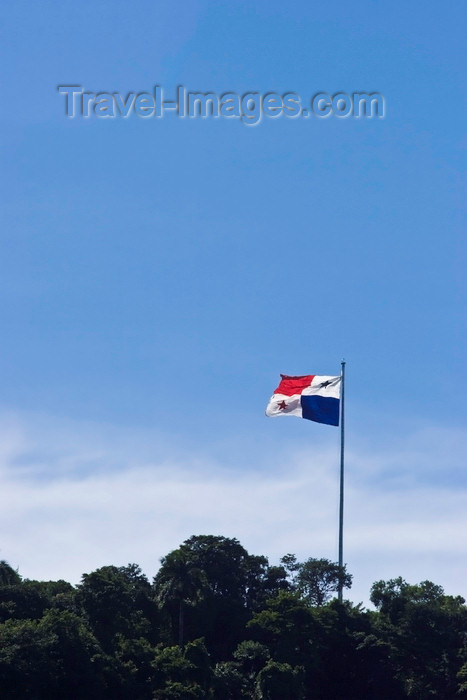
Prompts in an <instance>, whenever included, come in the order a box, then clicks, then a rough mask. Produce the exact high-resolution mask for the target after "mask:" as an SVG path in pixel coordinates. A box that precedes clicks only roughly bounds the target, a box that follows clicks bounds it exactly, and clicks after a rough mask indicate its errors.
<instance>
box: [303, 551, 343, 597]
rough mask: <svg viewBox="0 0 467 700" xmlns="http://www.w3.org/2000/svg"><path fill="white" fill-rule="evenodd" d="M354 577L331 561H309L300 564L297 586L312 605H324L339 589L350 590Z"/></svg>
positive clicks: (311, 559)
mask: <svg viewBox="0 0 467 700" xmlns="http://www.w3.org/2000/svg"><path fill="white" fill-rule="evenodd" d="M351 585H352V576H351V574H348V573H347V571H346V568H345V566H342V567H341V566H339V565H338V564H335V563H333V562H332V561H330V560H329V559H313V558H310V559H307V560H306V561H305V562H303V564H299V566H298V571H297V575H296V586H297V590H298V592H299V593H300V595H301V597H302V598H303V599H304V600H306V601H307V603H309V604H310V605H317V606H320V605H324V604H325V603H327V602H328V601H329V600H330V598H331V596H332V594H333V593H337V591H338V590H339V588H340V587H341V586H342V588H350V586H351Z"/></svg>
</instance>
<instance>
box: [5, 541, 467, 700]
mask: <svg viewBox="0 0 467 700" xmlns="http://www.w3.org/2000/svg"><path fill="white" fill-rule="evenodd" d="M351 584H352V576H351V574H350V573H349V572H347V570H346V568H345V567H339V566H338V565H337V564H336V563H334V562H332V561H329V560H327V559H315V558H309V559H307V560H306V561H303V562H300V561H298V560H297V558H296V556H295V555H294V554H291V553H287V554H285V555H284V556H283V558H282V559H281V562H280V565H276V566H273V565H270V564H269V562H268V559H267V557H265V556H261V555H252V554H249V553H248V552H247V551H246V549H245V548H244V547H243V546H242V545H241V544H240V542H239V541H238V540H237V539H235V538H228V537H222V536H214V535H196V536H193V537H190V538H189V539H187V540H186V541H185V542H183V543H182V544H181V545H180V546H179V547H178V549H175V550H173V551H172V552H169V553H168V554H167V555H166V556H164V557H163V558H162V560H161V563H160V568H159V570H158V571H157V573H156V575H155V576H154V578H153V580H152V581H150V580H149V579H148V578H147V576H146V575H145V574H144V573H143V572H142V571H141V569H140V567H139V566H138V565H137V564H128V565H127V566H112V565H108V566H103V567H101V568H99V569H97V570H95V571H92V572H91V573H85V574H83V576H82V578H81V582H80V583H79V585H77V586H72V585H71V584H70V583H67V582H66V581H33V580H28V579H24V578H23V577H22V576H21V575H20V573H19V572H18V571H15V570H14V569H13V568H12V567H11V566H10V565H9V564H8V563H7V562H6V561H1V562H0V688H1V693H2V698H5V699H6V700H9V699H11V700H15V699H18V700H20V699H21V700H23V699H24V698H32V699H34V700H54V699H57V700H58V699H63V700H65V699H66V700H70V698H72V699H73V700H81V698H82V699H84V698H86V699H88V700H89V699H96V700H97V699H99V700H100V699H102V700H106V699H109V700H110V698H112V700H115V699H118V698H121V699H122V700H127V699H128V698H132V700H146V699H147V700H153V699H160V700H171V699H185V698H186V699H189V698H211V699H213V700H217V699H218V700H237V699H238V700H242V699H246V698H248V699H251V700H276V699H277V700H288V699H290V700H314V699H315V698H316V699H317V700H321V699H322V700H339V699H342V700H365V699H368V700H373V699H374V700H385V699H386V700H398V699H399V698H401V699H402V698H417V699H418V700H423V699H424V698H439V699H441V700H443V699H449V698H453V699H454V698H460V697H467V608H466V606H465V601H464V599H463V598H462V597H460V596H448V595H445V593H444V591H443V589H442V587H441V586H438V585H436V584H435V583H432V582H430V581H423V582H421V583H418V584H410V583H408V582H406V581H404V580H403V579H402V578H396V579H392V580H389V581H377V582H375V583H374V585H373V586H372V589H371V594H370V598H371V601H372V603H373V605H374V606H375V610H367V609H364V608H363V607H362V606H361V605H353V604H352V603H350V602H349V601H347V600H344V601H343V602H342V603H339V601H338V599H337V597H336V593H337V590H338V588H339V586H340V585H341V586H343V587H344V588H345V589H349V588H350V587H351Z"/></svg>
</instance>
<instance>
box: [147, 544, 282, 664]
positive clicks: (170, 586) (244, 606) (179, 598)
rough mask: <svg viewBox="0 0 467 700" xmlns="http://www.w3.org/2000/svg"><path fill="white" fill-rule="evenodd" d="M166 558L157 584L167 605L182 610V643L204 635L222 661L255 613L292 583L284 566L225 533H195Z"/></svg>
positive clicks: (179, 613)
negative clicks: (288, 580)
mask: <svg viewBox="0 0 467 700" xmlns="http://www.w3.org/2000/svg"><path fill="white" fill-rule="evenodd" d="M161 562H162V566H161V568H160V570H159V572H158V574H157V575H156V577H155V579H154V585H155V588H156V593H157V597H158V599H159V600H160V601H161V603H162V604H165V605H166V606H167V605H168V606H169V607H170V606H172V609H173V607H175V606H176V608H177V611H178V615H179V643H180V642H181V641H182V640H184V639H185V638H191V639H193V638H195V637H204V638H205V640H206V645H207V648H208V649H209V652H210V653H211V654H213V655H214V657H215V660H216V661H219V660H221V659H226V658H227V657H228V656H229V655H230V654H231V653H232V651H233V650H234V649H235V647H236V646H237V644H238V643H239V642H240V641H242V636H243V635H244V628H245V624H246V622H247V621H248V619H249V617H250V616H251V614H252V612H253V611H254V610H257V609H260V608H261V607H262V605H263V604H264V603H265V601H266V599H267V598H268V597H270V596H272V595H275V594H276V593H277V591H278V590H280V588H281V587H285V586H287V582H286V574H285V570H284V569H283V567H269V565H268V560H267V558H266V557H261V556H253V555H250V554H249V553H248V552H247V550H246V549H245V548H244V547H242V545H241V544H240V542H239V541H238V540H237V539H235V538H229V537H222V536H220V535H218V536H214V535H194V536H192V537H190V538H189V539H188V540H185V542H183V543H182V544H181V545H180V547H179V548H178V549H177V550H174V551H173V552H171V553H170V554H168V555H167V556H166V557H164V558H163V559H162V560H161ZM187 610H189V611H190V615H189V621H188V622H189V624H188V627H189V629H188V630H187V629H186V628H187V624H186V620H185V612H186V611H187Z"/></svg>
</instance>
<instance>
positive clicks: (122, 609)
mask: <svg viewBox="0 0 467 700" xmlns="http://www.w3.org/2000/svg"><path fill="white" fill-rule="evenodd" d="M77 602H78V603H79V604H80V605H81V607H82V609H83V611H84V612H85V614H86V617H87V619H88V620H89V623H90V625H91V628H92V630H93V631H94V634H95V635H96V637H97V638H98V639H99V641H100V643H101V644H102V646H103V648H104V650H105V651H106V652H107V653H111V652H112V651H113V650H114V648H115V644H116V642H117V635H123V636H124V637H125V638H128V639H138V638H139V637H143V638H145V639H148V640H149V641H155V628H156V621H157V617H156V616H157V606H156V603H155V601H153V600H152V591H151V586H150V584H149V581H148V580H147V578H146V577H145V576H144V575H143V574H142V573H141V570H140V569H139V567H137V566H136V565H133V564H129V565H128V566H122V567H116V566H103V567H101V568H100V569H96V571H93V572H91V573H90V574H83V576H82V582H81V584H80V585H79V586H78V593H77Z"/></svg>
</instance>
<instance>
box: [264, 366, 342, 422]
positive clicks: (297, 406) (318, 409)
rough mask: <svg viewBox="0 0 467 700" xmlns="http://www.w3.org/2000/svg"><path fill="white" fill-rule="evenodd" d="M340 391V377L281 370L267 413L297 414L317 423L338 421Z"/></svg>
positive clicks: (269, 414) (275, 414) (273, 415)
mask: <svg viewBox="0 0 467 700" xmlns="http://www.w3.org/2000/svg"><path fill="white" fill-rule="evenodd" d="M340 391H341V377H328V376H318V375H317V374H307V375H305V376H303V377H289V376H288V375H287V374H281V382H280V384H279V386H278V387H277V389H276V390H275V391H274V394H273V395H272V396H271V399H270V401H269V403H268V405H267V407H266V415H267V416H271V417H275V416H297V417H298V418H307V419H308V420H313V421H315V422H316V423H327V425H339V402H340Z"/></svg>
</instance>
